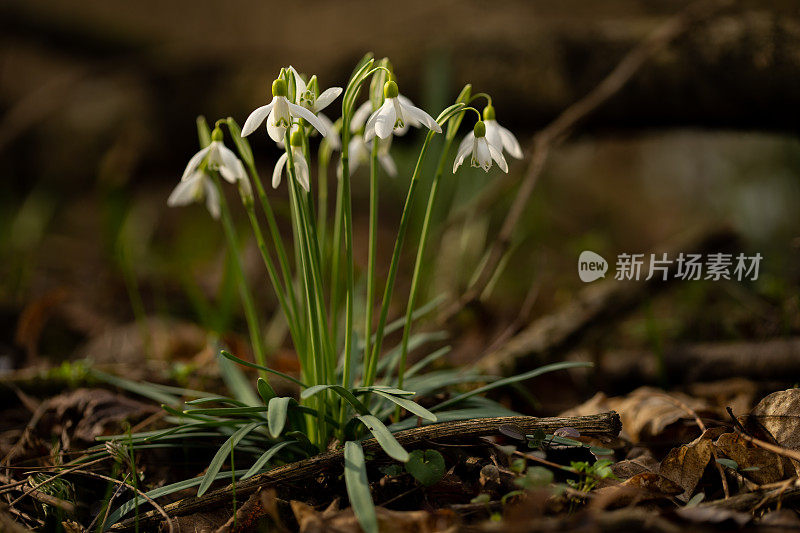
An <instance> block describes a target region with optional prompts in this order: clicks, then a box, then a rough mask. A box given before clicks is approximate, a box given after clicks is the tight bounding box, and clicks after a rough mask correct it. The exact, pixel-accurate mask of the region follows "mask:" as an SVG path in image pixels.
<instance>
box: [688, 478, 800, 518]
mask: <svg viewBox="0 0 800 533" xmlns="http://www.w3.org/2000/svg"><path fill="white" fill-rule="evenodd" d="M798 483H799V482H798V481H797V480H795V481H794V482H793V483H792V484H786V486H784V487H781V488H777V489H768V490H756V491H753V492H746V493H744V494H739V495H737V496H731V497H730V498H727V499H725V500H714V501H711V502H707V503H701V504H700V505H699V507H716V508H721V509H731V510H734V511H744V512H751V511H753V510H754V509H756V508H758V509H760V508H763V507H770V506H772V505H775V504H778V503H788V502H790V501H794V500H797V499H798V498H800V484H798Z"/></svg>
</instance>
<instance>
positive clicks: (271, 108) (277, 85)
mask: <svg viewBox="0 0 800 533" xmlns="http://www.w3.org/2000/svg"><path fill="white" fill-rule="evenodd" d="M287 94H288V90H287V87H286V81H285V80H283V79H280V78H279V79H277V80H275V81H274V82H272V101H271V102H270V103H268V104H267V105H264V106H261V107H259V108H257V109H256V110H255V111H253V112H252V113H250V116H249V117H247V120H246V121H245V123H244V127H243V128H242V136H243V137H246V136H248V135H250V134H251V133H253V132H254V131H256V129H257V128H258V127H259V126H260V125H261V123H262V122H264V119H266V120H267V133H268V134H269V137H270V139H272V140H273V141H275V142H279V141H281V140H283V136H284V135H285V134H286V130H288V129H289V127H290V126H291V124H292V121H293V119H299V118H303V119H305V120H306V122H308V123H309V124H311V125H312V126H314V128H316V130H317V131H318V132H320V134H321V135H322V136H323V137H326V136H327V135H328V128H326V127H325V125H324V124H323V123H322V121H320V119H319V118H317V116H316V115H314V113H312V112H311V111H309V110H308V109H306V108H305V107H302V106H299V105H297V104H295V103H293V102H290V101H289V100H288V99H287V98H286V95H287ZM334 98H335V96H334Z"/></svg>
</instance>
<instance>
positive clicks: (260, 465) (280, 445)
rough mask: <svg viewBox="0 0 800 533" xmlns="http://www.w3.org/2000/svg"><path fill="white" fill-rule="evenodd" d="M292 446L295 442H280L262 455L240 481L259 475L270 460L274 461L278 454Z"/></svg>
mask: <svg viewBox="0 0 800 533" xmlns="http://www.w3.org/2000/svg"><path fill="white" fill-rule="evenodd" d="M290 444H294V441H291V440H285V441H283V442H279V443H277V444H275V445H274V446H272V447H270V449H269V450H267V451H265V452H264V453H263V454H262V455H261V457H259V458H258V459H257V460H256V462H255V463H253V466H251V467H250V470H248V471H247V473H246V474H245V475H243V476H242V477H241V478H239V479H240V480H242V479H247V478H249V477H252V476H254V475H255V474H257V473H258V472H259V471H260V470H261V469H262V468H264V465H266V464H267V462H269V460H270V459H272V458H273V457H274V456H275V454H277V453H278V452H279V451H281V450H282V449H284V448H285V447H287V446H289V445H290Z"/></svg>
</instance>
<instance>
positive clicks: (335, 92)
mask: <svg viewBox="0 0 800 533" xmlns="http://www.w3.org/2000/svg"><path fill="white" fill-rule="evenodd" d="M340 94H342V88H341V87H331V88H330V89H325V90H324V91H322V94H320V95H319V96H318V97H317V101H316V103H315V104H314V111H316V112H317V113H319V112H320V111H322V110H323V109H325V108H326V107H328V106H329V105H330V104H331V103H332V102H333V101H334V100H336V99H337V98H338V97H339V95H340Z"/></svg>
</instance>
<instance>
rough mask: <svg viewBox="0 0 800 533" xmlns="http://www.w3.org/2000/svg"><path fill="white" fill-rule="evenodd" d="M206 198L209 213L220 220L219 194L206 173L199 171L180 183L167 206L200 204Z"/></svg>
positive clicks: (168, 200) (170, 196)
mask: <svg viewBox="0 0 800 533" xmlns="http://www.w3.org/2000/svg"><path fill="white" fill-rule="evenodd" d="M203 198H205V200H206V207H207V208H208V212H209V213H211V216H212V217H213V218H214V219H218V218H219V192H218V191H217V188H216V187H215V186H214V183H213V182H212V181H211V176H209V175H208V174H207V173H206V172H205V171H203V170H200V169H197V170H195V171H194V172H192V173H191V174H190V175H189V177H187V178H186V179H183V180H181V181H180V183H178V186H177V187H175V189H174V190H173V191H172V194H170V195H169V198H168V199H167V205H168V206H170V207H177V206H181V205H188V204H191V203H194V202H199V201H201V200H203Z"/></svg>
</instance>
